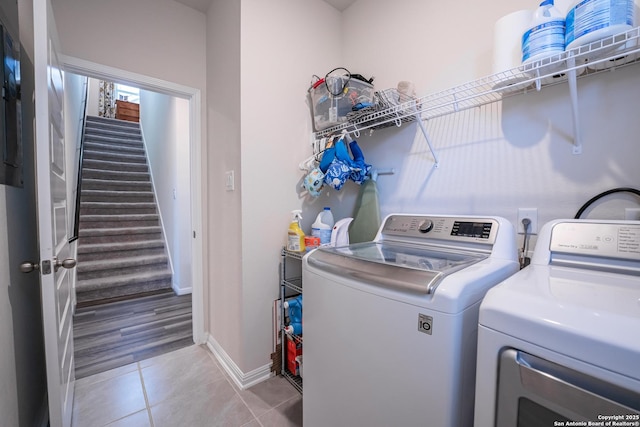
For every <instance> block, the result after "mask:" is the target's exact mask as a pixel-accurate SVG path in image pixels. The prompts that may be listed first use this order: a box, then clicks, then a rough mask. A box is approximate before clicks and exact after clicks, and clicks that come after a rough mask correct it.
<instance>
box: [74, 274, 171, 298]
mask: <svg viewBox="0 0 640 427" xmlns="http://www.w3.org/2000/svg"><path fill="white" fill-rule="evenodd" d="M153 282H164V285H165V286H160V287H158V288H157V289H168V288H171V271H170V270H169V269H164V270H161V271H158V270H155V271H151V272H145V273H132V274H123V275H113V276H109V277H99V278H95V279H88V280H79V281H78V283H77V285H76V289H77V290H78V291H80V292H86V291H94V290H98V289H105V288H119V287H124V286H130V285H135V284H139V283H153Z"/></svg>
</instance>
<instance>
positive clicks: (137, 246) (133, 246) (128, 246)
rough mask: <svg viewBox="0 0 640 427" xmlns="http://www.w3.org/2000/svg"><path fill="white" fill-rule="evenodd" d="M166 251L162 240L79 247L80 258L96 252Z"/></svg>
mask: <svg viewBox="0 0 640 427" xmlns="http://www.w3.org/2000/svg"><path fill="white" fill-rule="evenodd" d="M156 248H163V249H164V241H163V240H162V239H153V240H145V241H140V242H108V243H92V244H86V245H80V246H78V257H82V256H83V255H85V254H89V253H94V252H100V253H105V252H112V251H133V250H140V251H141V250H144V249H156Z"/></svg>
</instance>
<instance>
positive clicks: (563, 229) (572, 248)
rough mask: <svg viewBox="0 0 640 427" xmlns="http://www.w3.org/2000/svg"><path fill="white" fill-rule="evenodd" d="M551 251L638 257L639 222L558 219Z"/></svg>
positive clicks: (639, 254)
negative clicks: (563, 220) (562, 220)
mask: <svg viewBox="0 0 640 427" xmlns="http://www.w3.org/2000/svg"><path fill="white" fill-rule="evenodd" d="M549 249H550V251H551V252H560V253H566V254H576V255H589V256H597V257H606V258H617V259H630V260H636V261H640V222H637V221H636V222H635V223H632V222H629V223H626V224H621V223H617V224H615V223H609V224H607V223H604V222H601V223H589V222H561V223H559V224H556V225H555V226H554V227H553V231H552V234H551V242H550V245H549Z"/></svg>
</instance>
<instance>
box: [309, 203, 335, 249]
mask: <svg viewBox="0 0 640 427" xmlns="http://www.w3.org/2000/svg"><path fill="white" fill-rule="evenodd" d="M333 225H334V221H333V213H331V208H329V207H325V208H324V210H323V211H322V212H320V213H319V214H318V216H317V217H316V222H314V223H313V224H312V225H311V235H312V236H315V237H319V238H320V245H329V244H331V232H332V231H333Z"/></svg>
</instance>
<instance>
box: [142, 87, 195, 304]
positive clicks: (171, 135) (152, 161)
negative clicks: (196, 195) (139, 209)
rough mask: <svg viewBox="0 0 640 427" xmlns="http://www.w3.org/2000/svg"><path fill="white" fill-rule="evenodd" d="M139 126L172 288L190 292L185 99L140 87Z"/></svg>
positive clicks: (187, 154) (189, 224) (186, 116)
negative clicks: (171, 272)
mask: <svg viewBox="0 0 640 427" xmlns="http://www.w3.org/2000/svg"><path fill="white" fill-rule="evenodd" d="M140 126H141V127H142V132H143V135H144V139H145V144H146V149H147V157H148V159H149V167H150V169H151V172H152V176H153V184H154V188H155V191H156V199H157V203H158V208H159V210H160V215H161V217H162V224H163V227H164V233H165V237H166V241H167V245H168V247H167V250H168V252H169V256H170V258H171V264H172V268H173V288H174V290H175V291H176V292H177V293H178V294H184V293H189V292H191V287H192V283H191V263H192V262H191V211H190V209H189V207H190V206H191V188H190V183H189V176H190V170H189V157H190V154H189V103H188V101H186V100H184V99H179V98H175V97H172V96H168V95H163V94H159V93H156V92H150V91H145V90H141V91H140Z"/></svg>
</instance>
